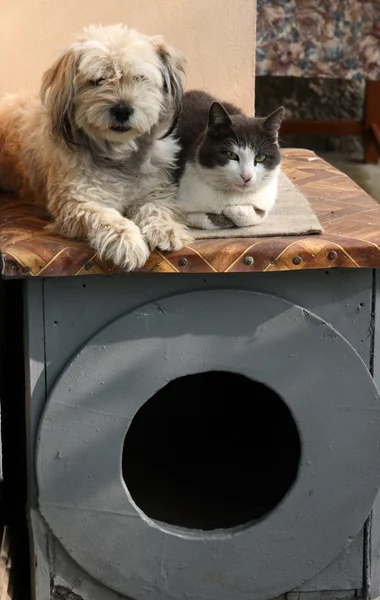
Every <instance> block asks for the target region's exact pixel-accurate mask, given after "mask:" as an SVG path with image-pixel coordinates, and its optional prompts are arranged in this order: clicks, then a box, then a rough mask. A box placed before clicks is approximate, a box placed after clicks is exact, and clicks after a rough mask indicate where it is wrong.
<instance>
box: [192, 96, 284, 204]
mask: <svg viewBox="0 0 380 600" xmlns="http://www.w3.org/2000/svg"><path fill="white" fill-rule="evenodd" d="M283 112H284V109H283V108H282V107H280V108H278V109H277V110H275V111H274V112H273V113H272V114H270V115H269V116H268V117H265V118H260V119H258V118H249V117H246V116H244V115H243V114H235V115H231V116H230V115H229V114H228V113H227V111H226V110H225V108H224V107H223V106H222V105H221V104H220V103H219V102H213V103H212V105H211V107H210V111H209V118H208V126H207V129H206V131H205V133H204V136H203V138H202V140H201V142H200V145H199V146H198V151H197V154H196V159H197V162H198V166H199V167H200V168H201V173H202V175H203V177H204V178H205V179H206V180H207V181H208V182H209V183H210V184H211V185H213V186H216V187H218V188H219V189H223V190H226V191H227V190H230V191H240V192H242V193H245V192H252V191H254V190H255V189H258V188H260V187H261V186H262V184H264V183H265V181H266V180H269V179H270V178H271V177H273V176H274V175H275V173H277V172H278V170H279V165H280V162H281V156H280V151H279V147H278V131H279V128H280V125H281V119H282V116H283Z"/></svg>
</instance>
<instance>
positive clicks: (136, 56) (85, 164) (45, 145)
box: [0, 25, 190, 269]
mask: <svg viewBox="0 0 380 600" xmlns="http://www.w3.org/2000/svg"><path fill="white" fill-rule="evenodd" d="M183 62H184V61H183V58H182V57H181V56H180V54H179V53H178V52H177V51H175V50H174V49H172V48H170V47H168V46H167V45H166V44H165V42H164V41H163V39H162V38H161V37H159V36H154V37H148V36H145V35H143V34H141V33H138V32H136V31H135V30H132V29H128V28H126V27H124V26H122V25H116V26H108V27H102V26H90V27H88V28H86V29H85V30H84V35H83V37H82V38H81V39H80V40H79V41H78V42H77V43H75V44H73V45H72V46H70V47H69V48H68V49H67V50H66V51H65V52H64V53H63V54H62V56H61V57H60V58H59V59H58V60H57V61H56V62H55V64H54V65H53V66H52V67H51V68H50V69H49V70H48V71H47V72H46V73H45V74H44V77H43V81H42V87H41V101H39V99H37V98H36V97H27V96H16V95H8V96H6V97H4V98H3V99H2V100H1V101H0V186H1V188H5V189H8V190H15V189H17V190H19V191H20V192H21V195H22V196H23V197H25V198H26V199H28V200H30V199H31V198H33V199H34V200H36V201H38V202H43V203H44V204H45V206H47V208H48V211H49V213H50V215H51V216H52V218H53V223H52V225H51V226H50V228H51V229H53V230H55V231H59V232H60V233H62V234H63V235H66V236H68V237H75V238H83V239H87V240H88V241H89V242H90V244H91V245H92V247H93V248H94V249H95V250H96V251H98V252H99V254H100V256H101V257H102V258H104V259H110V260H112V261H113V262H114V263H115V264H116V265H118V266H121V267H124V268H126V269H135V268H138V267H141V266H142V265H143V264H144V263H145V261H146V260H147V258H148V255H149V247H150V248H154V247H158V248H159V249H161V250H178V249H180V248H181V247H182V246H183V245H184V244H185V243H187V242H188V241H189V240H190V235H189V233H188V231H187V229H186V228H185V227H184V226H183V225H182V224H181V219H180V216H179V214H177V212H176V196H177V190H176V187H175V186H174V184H173V183H172V177H171V170H172V168H173V166H174V164H175V161H176V155H177V152H178V146H177V142H176V141H175V138H174V137H173V136H172V135H171V131H172V130H173V128H174V126H175V122H176V118H177V116H178V113H179V110H180V106H181V99H182V85H181V79H180V72H181V71H183Z"/></svg>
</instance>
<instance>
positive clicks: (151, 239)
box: [141, 221, 194, 252]
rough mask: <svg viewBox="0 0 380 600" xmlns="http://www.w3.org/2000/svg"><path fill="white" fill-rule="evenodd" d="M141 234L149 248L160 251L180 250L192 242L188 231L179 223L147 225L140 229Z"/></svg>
mask: <svg viewBox="0 0 380 600" xmlns="http://www.w3.org/2000/svg"><path fill="white" fill-rule="evenodd" d="M141 231H142V234H143V236H144V238H145V239H146V241H147V242H148V244H149V246H150V248H151V249H152V250H153V249H154V248H158V249H159V250H162V251H174V252H175V251H177V250H181V248H183V247H184V246H186V244H190V242H192V241H193V239H194V238H193V237H192V236H191V233H190V231H189V230H188V229H187V227H185V226H184V225H182V224H181V223H176V222H174V221H173V222H172V223H165V224H162V223H161V227H160V226H159V225H158V224H153V223H151V224H149V225H147V226H146V227H144V226H143V227H142V228H141Z"/></svg>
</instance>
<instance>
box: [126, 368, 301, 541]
mask: <svg viewBox="0 0 380 600" xmlns="http://www.w3.org/2000/svg"><path fill="white" fill-rule="evenodd" d="M300 455H301V443H300V437H299V434H298V430H297V427H296V424H295V422H294V420H293V417H292V415H291V413H290V411H289V409H288V408H287V406H286V404H285V403H284V402H283V401H282V399H281V398H280V397H279V396H278V395H277V394H276V393H275V392H274V391H272V390H271V389H269V388H268V387H266V386H265V385H263V384H261V383H258V382H256V381H253V380H251V379H248V378H246V377H244V376H242V375H236V374H233V373H227V372H216V371H210V372H207V373H202V374H197V375H188V376H186V377H180V378H178V379H175V380H173V381H171V382H170V383H168V384H167V385H166V386H165V387H164V388H162V389H161V390H160V391H159V392H157V393H156V394H155V395H154V396H153V397H152V398H150V400H148V401H147V402H146V403H145V404H144V405H143V406H142V407H141V408H140V410H139V411H138V412H137V413H136V415H135V417H134V419H133V420H132V423H131V426H130V428H129V430H128V433H127V435H126V437H125V442H124V449H123V459H122V470H123V478H124V481H125V483H126V485H127V487H128V489H129V492H130V494H131V496H132V498H133V500H134V502H135V503H136V504H137V506H138V507H139V508H140V509H141V510H142V511H143V512H144V513H145V514H146V515H147V516H148V517H150V518H151V519H154V520H157V521H161V522H164V523H167V524H170V525H177V526H180V527H185V528H190V529H203V530H206V531H209V530H212V529H226V528H231V527H236V526H239V525H243V524H246V523H250V522H252V521H254V520H256V519H259V518H260V517H263V516H264V515H266V514H268V513H269V512H270V511H272V510H273V509H274V508H275V507H276V506H277V505H278V503H279V502H280V501H281V499H282V498H283V497H284V495H285V494H286V493H287V491H288V490H289V489H290V487H291V486H292V484H293V483H294V481H295V479H296V476H297V471H298V466H299V461H300Z"/></svg>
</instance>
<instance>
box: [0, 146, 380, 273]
mask: <svg viewBox="0 0 380 600" xmlns="http://www.w3.org/2000/svg"><path fill="white" fill-rule="evenodd" d="M282 155H283V169H284V171H285V173H286V174H287V175H288V177H289V178H290V179H291V180H292V181H293V182H294V183H295V184H296V185H297V186H299V188H300V189H301V191H302V192H303V194H304V195H305V196H306V197H307V198H308V200H309V202H310V203H311V205H312V207H313V209H314V211H315V213H316V214H317V216H318V218H319V220H320V222H321V224H322V226H323V228H324V233H323V234H321V235H310V236H298V237H283V236H281V237H266V238H263V237H262V238H233V239H215V240H198V241H196V242H193V243H192V244H190V245H189V246H187V247H185V248H183V249H182V250H180V251H179V252H171V253H161V252H157V251H154V252H153V253H152V254H151V256H150V258H149V260H148V262H147V264H146V265H145V267H144V268H143V269H141V271H143V272H149V273H226V272H230V273H237V272H243V273H247V272H263V271H293V270H296V269H298V270H303V269H326V268H333V267H350V268H356V269H358V268H375V267H380V206H379V205H378V204H377V203H376V202H375V201H374V200H373V199H372V198H371V197H370V196H368V194H366V192H364V191H363V190H362V189H361V188H359V187H358V186H357V185H356V183H354V182H353V181H352V180H351V179H350V178H349V177H347V176H346V175H344V174H343V173H341V172H340V171H338V170H337V169H335V168H334V167H332V166H331V165H330V164H328V163H326V162H325V161H324V160H322V159H320V158H318V157H317V156H316V155H315V154H314V153H313V152H311V151H309V150H300V149H291V150H283V151H282ZM46 222H47V220H46V215H44V214H43V212H42V211H41V209H38V208H36V207H33V206H31V205H28V204H25V203H22V202H20V201H18V200H17V199H15V198H12V197H11V196H0V253H1V261H2V264H1V270H2V274H3V276H4V277H7V278H8V277H63V276H69V275H70V276H72V275H95V274H110V273H120V272H122V269H118V268H115V267H114V266H113V265H111V264H110V263H107V262H102V261H100V259H99V258H98V256H97V254H96V253H95V252H94V250H92V248H90V247H89V246H88V245H87V244H86V243H85V242H81V241H74V240H67V239H65V238H61V237H59V236H56V235H50V234H48V233H46V232H45V230H44V226H45V224H46Z"/></svg>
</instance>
